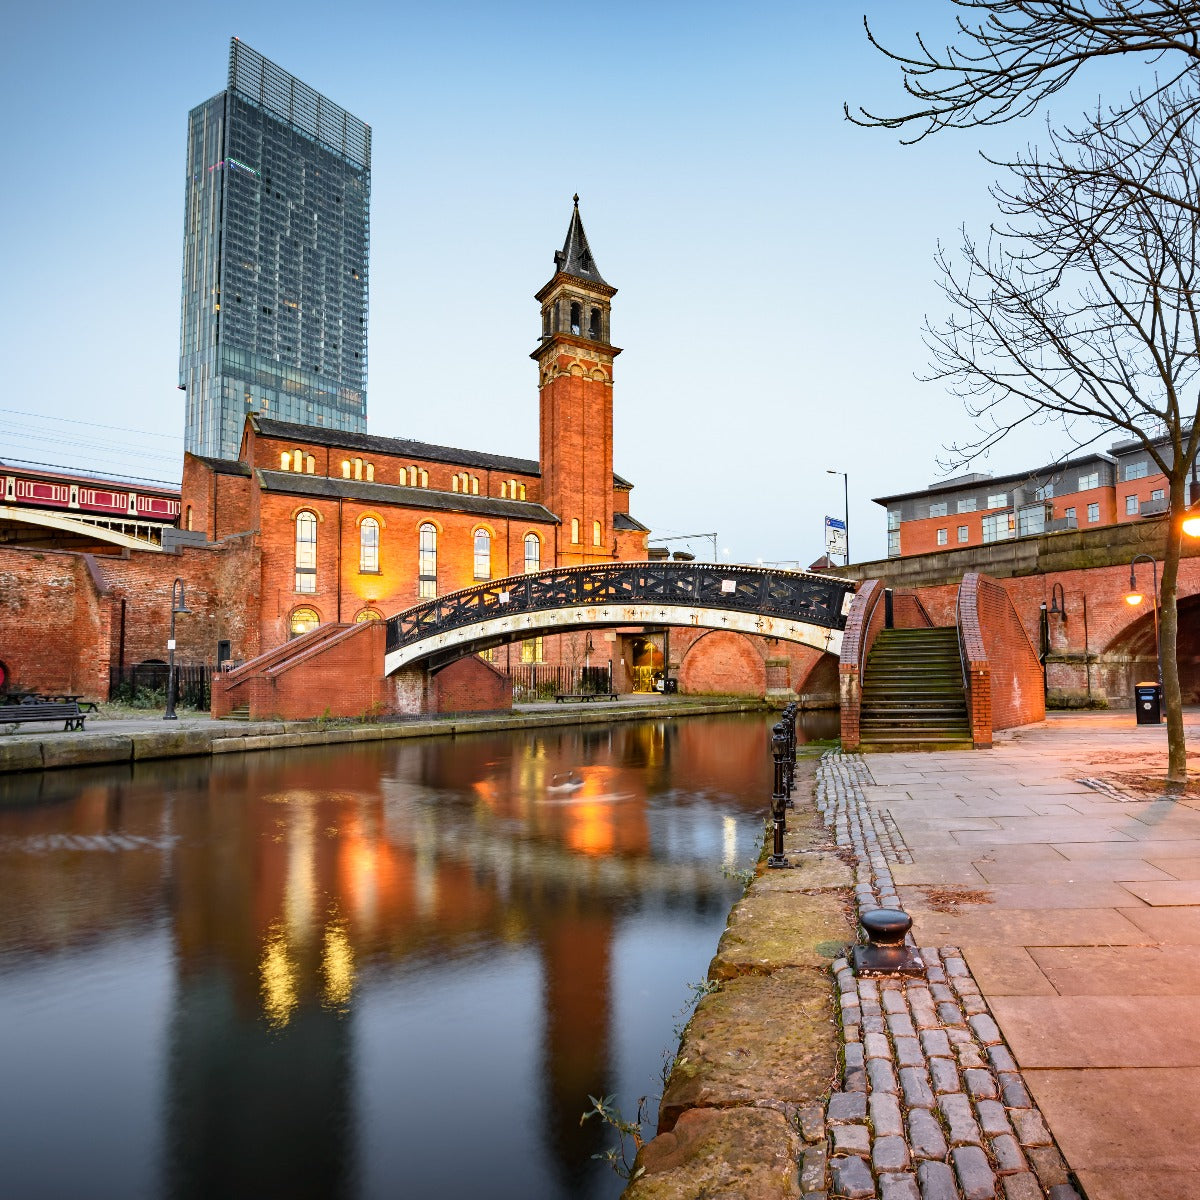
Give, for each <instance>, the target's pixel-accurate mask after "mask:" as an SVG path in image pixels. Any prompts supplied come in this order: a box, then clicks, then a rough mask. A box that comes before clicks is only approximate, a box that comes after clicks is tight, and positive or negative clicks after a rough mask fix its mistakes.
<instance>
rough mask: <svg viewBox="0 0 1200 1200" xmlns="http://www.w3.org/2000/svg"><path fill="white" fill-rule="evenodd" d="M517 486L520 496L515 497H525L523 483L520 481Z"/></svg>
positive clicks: (522, 498)
mask: <svg viewBox="0 0 1200 1200" xmlns="http://www.w3.org/2000/svg"><path fill="white" fill-rule="evenodd" d="M517 487H518V489H519V491H520V493H521V494H520V496H518V497H517V499H518V500H524V499H525V485H524V484H523V483H521V484H518V485H517Z"/></svg>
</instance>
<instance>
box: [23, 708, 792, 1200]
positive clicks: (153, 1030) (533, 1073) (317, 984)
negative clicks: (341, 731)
mask: <svg viewBox="0 0 1200 1200" xmlns="http://www.w3.org/2000/svg"><path fill="white" fill-rule="evenodd" d="M766 730H767V722H765V721H764V720H763V719H762V718H758V717H755V718H724V719H719V720H717V719H695V720H692V721H688V722H683V723H677V724H663V723H647V724H644V725H637V726H631V725H621V726H616V727H614V728H612V729H599V728H594V729H586V730H578V729H562V730H554V731H549V732H539V733H536V734H519V733H518V734H512V735H501V736H474V737H470V738H461V739H458V740H448V739H447V740H439V741H426V742H420V743H416V742H414V743H409V744H389V745H387V746H382V745H378V744H377V745H374V746H371V745H366V746H361V747H354V748H349V749H341V748H339V749H338V750H337V751H336V752H335V751H334V750H332V749H331V750H329V751H323V750H306V751H297V752H292V753H287V754H284V753H279V754H260V755H248V756H244V757H242V756H238V757H230V758H228V759H221V758H217V759H214V760H211V761H209V760H183V761H179V762H175V763H165V764H152V765H141V766H138V767H136V768H133V769H125V770H120V771H87V772H69V773H58V774H50V775H46V776H39V777H32V778H28V779H24V778H5V779H3V780H2V781H0V801H2V803H0V878H2V879H3V897H4V904H3V906H2V908H0V1060H3V1062H4V1063H5V1064H6V1066H5V1067H4V1069H3V1074H4V1077H5V1078H6V1079H7V1080H9V1081H10V1084H15V1086H7V1087H6V1088H5V1089H4V1091H3V1098H2V1099H0V1156H2V1158H3V1161H4V1162H5V1164H6V1166H5V1178H6V1184H7V1186H9V1187H11V1188H12V1189H13V1192H14V1194H20V1195H22V1196H29V1197H36V1196H40V1195H46V1196H50V1195H65V1194H76V1195H88V1196H107V1195H111V1196H121V1197H132V1196H139V1195H145V1196H159V1195H171V1196H179V1197H192V1196H195V1197H200V1196H205V1197H208V1196H214V1195H221V1196H229V1197H238V1196H247V1197H250V1196H254V1197H267V1196H281V1197H282V1196H287V1197H306V1196H313V1197H340V1196H347V1197H368V1196H381V1197H382V1196H396V1195H399V1194H404V1195H413V1196H429V1195H437V1196H443V1197H454V1196H459V1195H461V1196H468V1195H470V1196H473V1197H474V1196H478V1195H487V1196H489V1197H503V1196H514V1197H515V1196H521V1197H528V1196H532V1195H537V1196H545V1197H555V1196H572V1197H577V1196H597V1197H599V1196H615V1195H616V1194H617V1193H618V1192H619V1191H620V1185H619V1181H618V1180H616V1179H615V1177H613V1176H611V1174H609V1173H608V1172H607V1170H606V1169H605V1168H603V1167H601V1166H600V1165H599V1164H597V1163H595V1162H593V1161H592V1159H591V1155H592V1154H593V1153H595V1152H596V1151H597V1150H598V1149H600V1148H601V1146H602V1144H603V1143H604V1139H605V1134H604V1131H603V1130H601V1129H599V1128H597V1127H596V1126H595V1123H594V1122H589V1123H588V1125H587V1126H584V1127H583V1128H581V1127H580V1125H579V1115H580V1112H581V1111H582V1109H583V1108H584V1107H585V1106H586V1096H587V1095H588V1094H589V1093H591V1094H603V1093H617V1094H618V1095H619V1096H620V1097H621V1099H622V1103H623V1104H624V1105H625V1107H626V1108H627V1109H628V1110H632V1108H633V1106H634V1104H635V1102H636V1097H637V1096H638V1095H640V1094H642V1093H644V1092H646V1091H649V1090H651V1087H652V1083H653V1080H654V1077H655V1073H656V1068H657V1066H658V1055H659V1052H660V1050H661V1048H662V1047H664V1046H665V1045H666V1044H667V1043H668V1042H669V1041H670V1040H671V1032H670V1030H671V1023H672V1019H673V1014H674V1013H675V1011H676V1010H677V1009H678V1007H679V1005H680V1004H681V1003H682V1001H683V999H684V998H685V997H686V991H687V989H686V983H687V981H688V980H691V979H698V978H701V977H702V976H703V974H704V971H705V968H706V966H707V961H708V958H709V957H710V956H711V953H712V949H713V947H714V946H715V944H716V941H717V938H718V937H719V934H720V929H721V927H722V925H723V923H724V918H725V915H726V913H727V911H728V907H729V903H730V901H731V898H732V896H733V894H734V892H735V891H736V887H735V885H732V884H731V883H730V881H729V880H728V879H726V878H725V877H724V876H723V875H722V872H721V867H722V866H723V865H724V866H727V867H739V866H745V865H746V864H747V863H748V862H749V861H750V860H751V859H752V857H753V855H754V853H755V850H756V844H757V840H758V838H759V836H760V833H761V827H762V826H761V821H762V817H763V813H764V811H765V806H766V797H767V795H768V794H769V790H770V779H769V775H770V771H769V756H768V755H767V751H766V744H767V742H766ZM566 771H573V772H574V773H575V774H576V775H577V776H578V778H579V779H580V780H581V781H582V785H581V786H580V787H579V788H578V790H577V791H574V792H572V793H570V794H567V795H564V794H562V793H561V791H558V790H552V787H553V781H554V777H555V776H556V775H562V774H563V773H564V772H566ZM92 1071H98V1072H101V1074H100V1076H99V1079H97V1078H96V1077H95V1076H93V1075H92V1074H91V1073H90V1072H92Z"/></svg>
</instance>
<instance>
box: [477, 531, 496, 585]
mask: <svg viewBox="0 0 1200 1200" xmlns="http://www.w3.org/2000/svg"><path fill="white" fill-rule="evenodd" d="M491 577H492V535H491V534H490V533H488V531H487V530H486V529H477V530H475V578H476V579H491Z"/></svg>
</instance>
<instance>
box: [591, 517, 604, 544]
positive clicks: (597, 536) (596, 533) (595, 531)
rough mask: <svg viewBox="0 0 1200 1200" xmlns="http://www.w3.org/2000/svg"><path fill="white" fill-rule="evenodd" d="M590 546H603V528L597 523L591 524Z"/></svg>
mask: <svg viewBox="0 0 1200 1200" xmlns="http://www.w3.org/2000/svg"><path fill="white" fill-rule="evenodd" d="M592 545H593V546H603V545H604V527H603V526H602V525H601V524H600V522H599V521H593V522H592Z"/></svg>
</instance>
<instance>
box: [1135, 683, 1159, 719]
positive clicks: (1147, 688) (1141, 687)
mask: <svg viewBox="0 0 1200 1200" xmlns="http://www.w3.org/2000/svg"><path fill="white" fill-rule="evenodd" d="M1133 707H1134V709H1135V710H1136V712H1137V723H1138V724H1139V725H1161V724H1162V688H1161V687H1159V685H1158V684H1157V683H1135V684H1134V685H1133Z"/></svg>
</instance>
